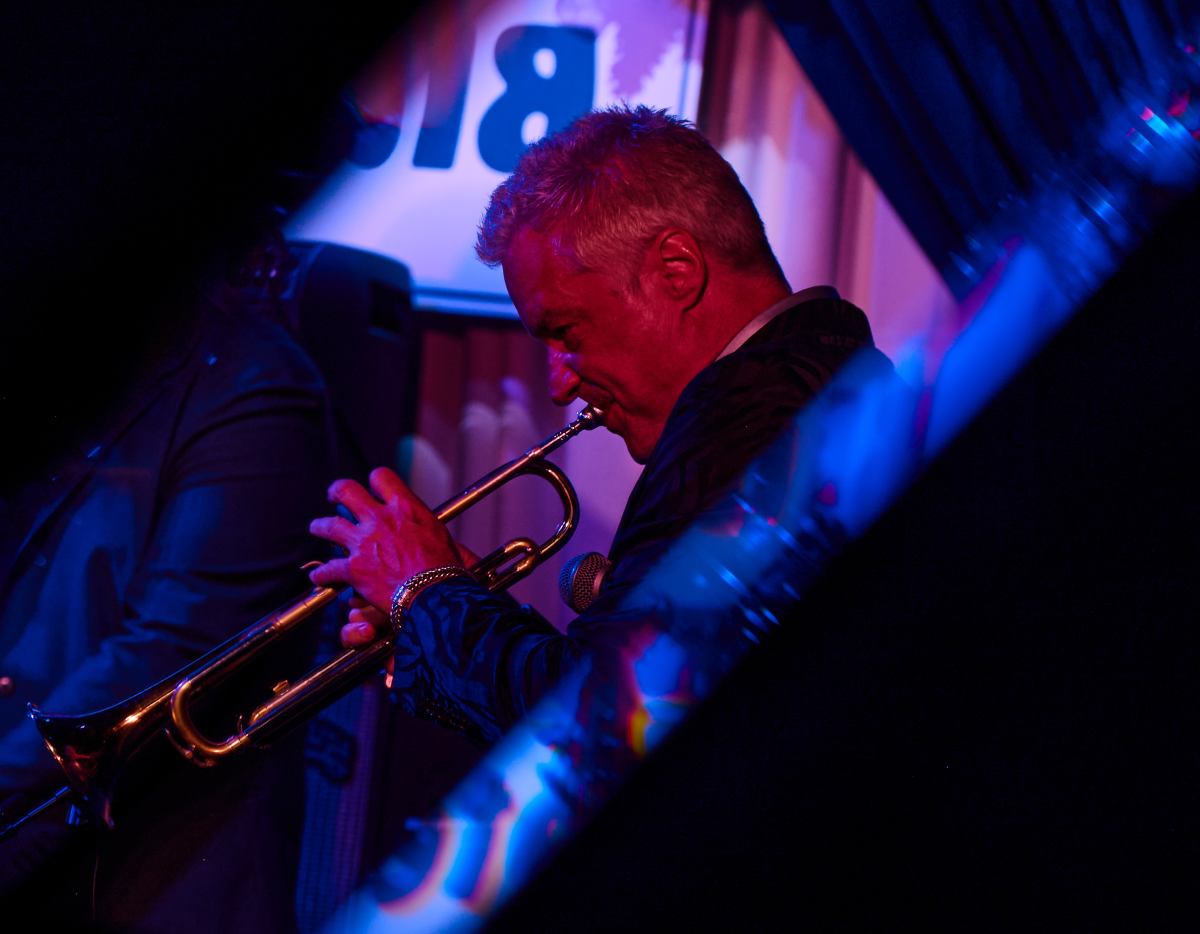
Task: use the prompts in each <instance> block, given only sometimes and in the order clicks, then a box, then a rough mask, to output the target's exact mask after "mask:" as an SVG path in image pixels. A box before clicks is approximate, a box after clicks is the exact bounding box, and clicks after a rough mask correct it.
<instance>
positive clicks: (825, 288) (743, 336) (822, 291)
mask: <svg viewBox="0 0 1200 934" xmlns="http://www.w3.org/2000/svg"><path fill="white" fill-rule="evenodd" d="M823 298H832V299H839V298H841V296H840V295H838V291H837V289H835V288H834V287H833V286H831V285H814V286H812V287H810V288H807V289H802V290H801V291H799V292H793V293H792V294H791V295H789V296H788V297H787V298H784V299H781V300H780V301H778V302H776V303H775V304H774V305H772V306H771V307H770V308H768V309H767V310H766V311H764V312H763V313H762V314H761V315H759V316H758V317H756V318H755V319H754V320H753V321H751V322H750V323H749V324H747V325H746V326H745V327H744V328H742V329H741V330H740V331H738V332H737V334H735V335H734V336H733V340H731V341H730V342H729V343H728V344H726V345H725V349H724V350H722V351H721V352H720V353H719V354H717V357H716V359H717V360H720V359H721V358H722V357H728V356H729V355H730V354H731V353H733V352H734V351H735V350H737V349H738V348H739V347H741V346H742V344H744V343H746V341H748V340H750V338H751V337H753V336H754V335H755V334H757V333H758V331H759V330H761V329H762V328H764V327H765V326H766V325H767V324H768V323H769V322H771V321H773V320H774V319H775V318H777V317H779V316H780V315H781V314H783V313H784V312H785V311H787V310H788V309H789V308H793V307H795V306H796V305H799V304H801V303H803V302H808V301H812V300H813V299H823Z"/></svg>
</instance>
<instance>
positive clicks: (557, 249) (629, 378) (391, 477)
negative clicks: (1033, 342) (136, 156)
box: [311, 107, 890, 741]
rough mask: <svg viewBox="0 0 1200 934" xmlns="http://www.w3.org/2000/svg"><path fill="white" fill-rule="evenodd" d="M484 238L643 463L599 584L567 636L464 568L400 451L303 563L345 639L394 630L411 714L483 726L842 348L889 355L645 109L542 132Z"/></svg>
mask: <svg viewBox="0 0 1200 934" xmlns="http://www.w3.org/2000/svg"><path fill="white" fill-rule="evenodd" d="M476 250H477V252H478V254H479V257H480V258H481V259H482V260H483V261H484V262H486V263H488V264H491V265H500V266H502V267H503V270H504V281H505V285H506V287H507V288H508V292H509V294H510V296H511V297H512V300H513V304H514V305H515V306H516V309H517V313H518V314H519V316H520V319H521V322H522V323H523V325H524V326H525V329H526V330H527V331H528V332H529V334H530V335H531V336H533V337H534V338H536V339H537V340H539V341H540V342H542V343H543V344H545V345H546V347H547V349H548V351H549V358H550V392H551V395H552V397H553V399H554V401H555V402H556V403H558V404H560V405H566V404H568V403H570V402H571V401H573V400H575V399H582V400H583V401H585V402H587V403H588V404H590V405H591V406H593V407H595V408H596V409H598V410H600V411H601V412H602V413H603V419H604V424H605V427H607V428H608V429H609V430H610V431H612V432H614V433H615V434H618V435H620V436H621V437H622V438H623V439H624V440H625V443H626V445H627V447H628V449H629V453H630V455H631V456H632V457H633V458H634V459H635V460H636V461H638V462H639V463H641V464H644V465H645V467H644V470H643V473H642V475H641V478H640V479H639V481H638V483H637V485H636V487H635V488H634V490H633V492H632V494H631V495H630V498H629V502H628V504H627V506H626V509H625V513H624V516H623V518H622V520H621V523H620V526H619V528H618V530H617V532H616V536H615V538H614V541H613V544H612V548H611V550H610V553H609V559H610V561H611V562H612V565H613V566H612V569H611V571H610V572H609V573H608V574H607V576H606V578H605V580H604V582H603V585H602V587H601V589H600V592H599V596H598V598H597V599H596V601H595V602H594V603H593V604H592V605H591V606H589V607H588V609H587V610H586V611H585V612H583V613H582V614H581V615H580V616H578V617H577V618H576V619H575V620H574V621H573V622H572V623H571V624H570V625H569V626H568V628H567V631H566V634H565V635H564V634H560V633H559V632H558V631H557V630H556V629H555V628H554V627H553V626H552V625H551V624H550V623H549V622H547V621H546V620H545V619H543V618H542V617H540V616H538V615H537V614H536V613H534V612H532V611H531V610H529V609H528V608H525V607H522V606H519V605H518V604H517V603H516V602H515V601H514V600H513V599H512V598H510V597H508V596H507V595H505V594H502V593H501V594H496V593H491V592H489V591H487V590H486V589H484V588H483V587H481V586H480V585H479V584H478V583H476V582H475V581H474V580H473V579H472V578H471V577H470V576H469V575H468V574H467V573H466V572H465V571H464V570H463V568H464V566H465V565H467V564H468V563H469V562H468V559H467V556H465V555H464V554H463V553H462V552H460V550H459V548H458V547H457V546H456V544H455V542H454V541H453V540H452V538H451V537H450V535H449V533H448V532H447V531H446V528H445V527H444V526H443V525H442V524H441V523H440V522H438V521H437V520H436V518H435V517H434V516H433V514H432V513H431V512H430V511H429V510H428V509H427V508H426V507H425V505H424V504H423V503H421V502H420V501H419V500H418V499H417V498H416V497H415V496H414V495H413V493H412V492H411V491H410V490H409V489H408V487H407V486H406V485H405V484H404V483H403V482H402V481H401V480H400V478H399V477H397V476H396V474H395V473H393V472H392V471H391V470H388V469H386V468H380V469H377V470H375V471H374V472H373V473H372V474H371V476H370V490H369V491H368V490H367V489H365V488H363V487H362V486H361V485H360V484H358V483H356V482H354V481H352V480H340V481H337V482H336V483H334V484H333V485H332V486H331V487H330V491H329V495H330V499H331V500H332V501H334V502H336V503H338V504H340V505H342V506H344V507H345V508H346V509H348V510H349V511H350V512H351V513H352V514H353V516H354V518H355V520H356V522H352V521H349V520H348V519H345V518H340V517H331V518H321V519H317V520H316V521H314V522H313V523H312V526H311V530H312V532H313V533H314V534H316V535H318V536H320V537H322V538H325V539H328V540H329V541H331V542H333V543H335V544H337V545H340V546H342V547H343V548H344V549H345V550H346V552H347V554H346V556H345V557H342V558H337V559H335V560H331V561H329V562H328V563H327V564H325V565H323V566H322V567H320V568H318V569H316V570H314V571H313V572H312V574H311V577H312V580H313V582H314V583H317V584H323V585H334V584H343V583H344V584H348V585H350V586H352V587H353V588H354V590H355V591H356V592H357V594H358V595H359V597H360V598H361V599H358V600H356V601H355V604H354V609H352V610H351V612H350V617H349V621H348V622H347V624H346V625H345V626H344V628H343V630H342V639H343V642H344V643H346V644H347V645H362V644H366V643H369V642H370V641H372V640H373V639H374V638H375V637H376V634H377V632H378V631H379V630H380V629H381V628H382V627H385V626H390V627H392V629H393V630H395V631H396V632H397V635H396V656H395V679H396V686H397V687H398V688H399V690H400V696H401V699H402V702H403V703H404V704H405V706H406V707H407V708H408V709H409V710H410V711H411V712H414V713H418V714H420V715H424V716H427V717H431V718H434V719H437V720H439V721H441V722H444V723H446V724H448V725H451V726H454V727H457V728H459V729H462V730H463V731H465V732H467V733H468V734H470V735H472V736H474V737H475V738H477V739H479V740H482V741H492V740H494V739H496V738H497V737H498V736H500V735H501V734H502V733H503V732H504V731H505V730H506V729H507V728H508V727H510V726H511V725H513V724H514V723H515V722H516V721H517V720H519V719H520V718H521V717H523V716H524V714H525V713H526V712H527V711H528V710H529V709H530V708H531V707H532V706H533V705H534V704H536V703H537V702H538V700H539V699H541V698H542V697H543V696H544V695H545V693H546V692H547V691H548V690H549V689H550V688H551V687H552V686H553V685H554V684H555V682H556V681H558V680H559V678H560V677H561V676H562V675H564V674H565V673H566V672H568V671H569V670H570V669H571V668H572V667H574V666H575V665H576V664H577V663H578V662H579V661H580V660H581V659H582V658H583V657H585V656H586V654H587V653H588V652H589V651H590V650H591V649H593V648H595V647H597V646H602V645H604V644H605V643H606V642H608V641H610V640H614V639H619V638H620V637H621V629H622V625H623V624H622V621H623V620H627V619H629V618H631V614H632V615H634V616H637V617H638V618H640V619H645V618H648V617H650V618H652V617H653V616H654V614H655V613H656V612H658V611H659V608H655V607H638V606H636V605H631V602H632V603H636V598H634V597H633V593H634V588H635V586H636V585H637V584H638V583H639V582H640V581H641V580H642V579H643V577H644V576H645V575H646V574H647V572H648V571H649V570H650V569H651V568H652V567H653V566H654V565H655V564H656V563H657V562H658V561H659V560H660V559H661V558H662V557H663V555H664V554H665V553H666V551H667V550H668V548H669V547H670V546H671V544H672V543H673V542H674V541H675V540H676V539H677V538H678V537H679V536H680V535H681V534H682V533H683V532H685V531H686V530H687V529H689V528H690V527H692V526H693V525H695V524H696V523H698V522H705V523H707V522H711V523H714V524H715V525H716V526H718V527H719V526H720V525H721V523H722V522H725V521H727V520H728V518H729V516H728V515H726V512H727V502H728V495H729V494H730V493H731V492H732V491H733V490H734V489H735V488H736V487H737V485H738V483H739V482H740V480H741V479H742V476H743V473H744V472H745V469H746V467H747V466H748V465H749V464H750V463H751V462H752V461H753V460H754V459H755V457H756V456H757V455H759V454H760V453H762V452H763V451H764V450H765V449H766V448H767V447H768V445H770V443H771V442H772V440H773V439H775V438H776V437H777V436H778V435H779V434H780V432H782V431H783V430H784V429H785V428H787V427H788V426H789V425H790V424H791V423H792V421H793V418H794V416H795V415H796V413H797V412H798V411H799V410H800V409H801V408H802V407H803V406H804V405H805V404H806V403H807V402H808V401H809V400H810V399H812V398H813V396H814V395H815V394H816V393H817V392H818V391H819V390H820V389H821V387H822V386H823V385H825V384H826V383H827V382H828V381H829V380H830V378H831V377H832V375H833V374H834V372H836V371H837V369H838V368H839V367H840V366H841V365H842V364H843V363H845V361H846V360H848V359H849V357H850V356H851V355H853V354H855V353H858V352H859V351H865V352H866V353H867V354H868V355H871V356H873V357H874V358H875V359H874V360H873V361H872V363H873V364H874V365H876V366H878V368H879V369H880V372H885V371H889V370H890V365H889V364H888V363H887V361H886V359H885V358H884V357H883V355H882V354H880V353H879V352H878V351H876V350H874V349H873V342H872V338H871V333H870V328H869V325H868V323H867V320H866V318H865V316H864V315H863V313H862V312H861V311H860V310H859V309H857V308H856V307H854V306H853V305H851V304H849V303H848V302H845V301H843V300H842V299H841V298H839V297H838V295H837V292H836V291H835V290H834V289H832V288H829V287H816V288H810V289H805V290H804V291H801V292H797V293H793V292H792V290H791V288H790V286H789V285H788V283H787V281H786V279H785V278H784V275H783V272H782V270H781V268H780V266H779V263H778V261H777V260H776V258H775V256H774V254H773V252H772V250H771V247H770V245H769V243H768V242H767V238H766V234H765V232H764V230H763V225H762V221H761V219H760V218H759V216H758V212H757V210H756V209H755V207H754V204H753V202H752V201H751V199H750V197H749V195H748V194H747V193H746V190H745V189H744V188H743V186H742V184H741V182H740V181H739V180H738V178H737V175H736V173H735V172H734V170H733V169H732V167H731V166H730V165H729V164H728V163H727V162H726V161H725V160H724V159H723V158H722V157H721V156H720V155H719V154H718V153H717V151H716V150H715V149H714V148H713V147H712V146H711V145H710V144H709V143H708V142H707V140H705V139H704V137H703V136H701V135H700V134H699V133H698V132H697V131H696V130H695V129H693V128H691V127H690V126H689V125H688V124H687V123H685V122H684V121H682V120H679V119H676V118H674V117H670V116H668V115H666V114H665V113H664V112H661V111H655V110H651V109H649V108H646V107H636V108H626V107H620V108H612V109H609V110H605V111H599V112H595V113H592V114H588V115H586V116H584V117H582V118H580V119H579V120H578V121H576V122H575V123H574V124H572V125H571V126H570V127H568V128H567V129H566V130H564V131H562V132H560V133H558V134H555V135H553V136H550V137H548V138H546V139H544V140H542V141H541V142H539V143H537V144H535V145H534V146H532V147H531V148H530V149H529V150H528V151H527V152H526V154H525V155H524V156H523V157H522V159H521V161H520V163H519V165H518V166H517V169H516V171H515V172H514V173H513V175H512V176H511V177H510V178H508V179H507V180H506V181H505V182H503V183H502V184H501V185H500V186H499V187H498V188H497V189H496V191H495V192H494V194H493V195H492V199H491V204H490V205H489V207H488V210H487V213H486V215H485V217H484V219H483V222H482V224H481V226H480V232H479V238H478V242H477V245H476Z"/></svg>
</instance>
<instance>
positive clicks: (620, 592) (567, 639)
mask: <svg viewBox="0 0 1200 934" xmlns="http://www.w3.org/2000/svg"><path fill="white" fill-rule="evenodd" d="M723 369H727V368H721V367H718V368H715V370H714V372H713V373H712V374H709V375H710V379H708V380H705V381H703V382H702V383H700V384H698V385H694V386H693V387H690V389H689V393H688V394H687V396H686V397H685V398H684V399H683V400H681V405H680V406H679V407H678V408H677V409H676V411H675V412H674V413H673V414H672V418H671V423H670V427H669V428H668V434H666V435H664V437H663V438H662V439H661V440H660V443H659V446H658V448H656V450H655V453H654V455H653V457H652V459H651V462H650V464H648V466H647V469H646V471H645V472H644V474H643V476H642V478H641V479H640V480H639V482H638V485H637V487H636V488H635V490H634V493H633V494H632V496H631V499H630V503H629V507H628V508H627V510H626V514H625V517H624V519H623V520H622V528H621V531H620V533H619V534H618V541H617V542H616V543H615V546H614V550H613V553H612V557H613V558H614V560H615V561H616V564H615V567H614V568H613V570H612V571H611V572H610V574H609V576H608V578H607V579H606V580H605V583H604V588H603V590H602V592H601V595H600V597H599V599H598V600H597V601H596V602H595V603H594V604H593V605H592V606H591V607H589V608H588V610H587V611H586V612H585V613H583V614H581V615H580V616H579V617H577V618H576V619H575V620H573V621H572V622H571V624H570V625H569V626H568V629H567V633H566V635H563V634H561V633H559V632H558V631H557V630H556V629H555V628H554V627H553V626H552V625H550V623H549V622H547V621H546V620H545V619H544V618H542V617H541V616H539V615H538V614H536V613H535V612H534V611H533V610H531V609H530V608H528V607H523V606H520V605H518V604H517V603H516V602H515V601H513V600H512V599H511V598H509V597H507V596H505V595H503V594H499V595H497V594H491V593H489V592H488V591H486V590H485V589H483V588H482V587H480V586H479V585H478V584H475V583H474V582H472V581H470V580H467V579H465V578H461V579H451V580H448V581H443V582H441V583H438V584H435V585H433V586H431V587H429V588H427V589H426V590H424V591H422V592H421V593H420V594H419V595H418V596H417V598H416V600H415V601H414V603H413V605H412V607H411V608H410V610H409V614H408V618H407V620H406V623H405V627H404V630H403V631H402V632H401V634H400V636H399V637H398V639H397V657H396V680H395V685H396V687H397V689H398V690H399V692H400V697H401V702H402V704H403V705H404V706H405V707H406V709H408V710H409V711H410V712H412V713H416V714H418V715H421V716H425V717H428V718H430V719H434V720H436V721H439V722H441V723H443V724H444V725H446V726H449V727H452V728H456V729H458V730H460V731H462V732H465V733H467V734H468V735H470V736H472V737H474V738H476V739H477V740H480V741H484V742H491V741H494V740H495V739H497V738H498V737H499V736H500V735H502V734H503V733H504V732H505V731H506V730H507V729H508V728H509V727H511V726H512V725H513V724H515V723H516V722H517V721H519V720H520V719H521V718H522V717H524V716H525V714H526V713H528V712H529V710H530V709H531V708H532V707H533V706H535V705H536V703H537V702H538V701H539V700H540V699H541V698H542V697H543V696H544V695H545V694H546V692H547V691H548V690H549V689H550V688H551V687H553V685H554V684H556V683H557V682H558V681H559V680H560V679H561V678H562V677H563V676H564V675H565V674H566V673H567V672H568V671H570V670H571V669H572V668H574V667H575V666H576V665H578V664H579V662H580V661H581V660H582V659H583V658H584V657H585V656H586V655H587V654H588V653H590V652H594V651H596V650H597V649H605V648H611V647H614V646H619V645H621V644H622V643H623V642H624V641H625V640H626V639H627V638H629V636H628V631H629V630H630V629H631V627H634V626H636V627H637V628H639V629H641V630H643V631H644V629H645V627H646V626H647V625H648V626H649V627H650V628H651V629H653V628H654V627H655V626H656V625H665V621H666V619H667V618H668V614H669V607H668V606H665V605H664V604H663V602H662V599H661V596H656V595H654V594H651V593H649V592H648V591H647V590H645V589H643V588H639V586H638V585H639V583H640V582H641V581H643V580H644V579H645V577H646V575H647V574H648V573H649V571H650V570H651V569H653V568H654V567H655V566H656V565H657V564H659V562H660V561H661V560H662V559H663V557H664V555H665V554H666V553H667V552H668V551H669V549H670V548H671V546H672V544H673V543H674V542H675V541H676V540H677V539H678V537H679V536H680V535H681V534H682V533H683V532H685V531H686V530H687V529H689V528H692V527H695V526H696V525H698V524H699V525H702V526H704V527H706V528H708V529H711V530H714V531H717V532H721V531H723V530H725V529H726V528H727V527H728V524H729V523H730V522H732V521H736V514H737V505H736V503H735V502H734V501H733V498H732V497H731V496H730V494H731V492H732V491H733V490H734V489H735V487H736V486H737V485H738V484H739V483H740V482H741V481H742V479H743V474H744V472H745V468H746V466H747V464H748V463H749V462H750V461H751V460H752V459H753V458H754V456H755V455H756V454H757V453H759V452H761V451H762V450H763V449H764V448H765V447H766V446H767V445H769V444H770V443H771V441H772V440H773V439H774V438H775V437H776V436H777V435H778V433H779V432H780V431H781V430H782V429H783V428H784V427H786V426H787V425H788V424H790V423H791V420H792V417H793V416H794V415H795V413H796V411H797V410H798V409H799V408H800V407H801V406H802V405H803V404H804V403H805V402H806V401H807V400H808V399H809V398H811V395H812V392H813V391H815V388H816V385H817V380H815V379H814V380H813V381H812V382H811V383H810V382H809V381H807V380H804V379H797V378H795V376H794V375H793V374H790V373H784V372H778V373H774V374H770V376H771V378H765V379H763V380H762V382H761V383H760V382H759V377H761V376H763V375H764V374H763V370H762V367H758V368H756V370H755V372H754V374H753V378H752V379H751V377H750V376H746V379H751V382H753V383H755V384H757V386H756V388H755V389H754V390H753V391H754V392H755V402H754V404H747V397H746V396H744V395H742V394H741V393H739V392H738V391H736V389H735V390H733V391H731V390H730V386H729V385H727V380H726V379H723V378H722V370H723ZM725 375H726V376H727V375H728V374H725ZM742 375H745V374H742ZM736 376H737V374H735V377H736ZM743 381H744V380H743ZM733 382H734V384H735V385H736V384H737V383H738V380H737V379H736V378H735V379H734V380H733ZM747 391H750V390H749V389H748V390H747Z"/></svg>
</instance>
